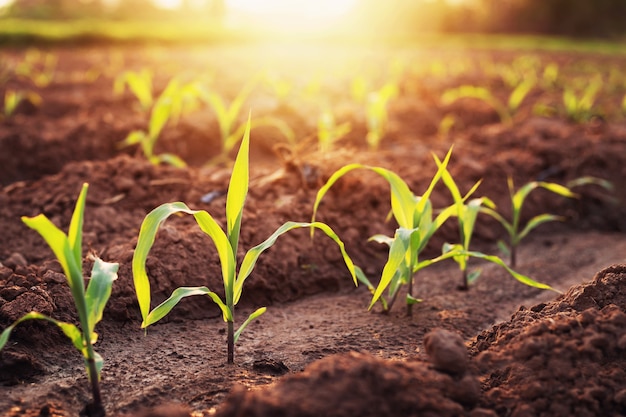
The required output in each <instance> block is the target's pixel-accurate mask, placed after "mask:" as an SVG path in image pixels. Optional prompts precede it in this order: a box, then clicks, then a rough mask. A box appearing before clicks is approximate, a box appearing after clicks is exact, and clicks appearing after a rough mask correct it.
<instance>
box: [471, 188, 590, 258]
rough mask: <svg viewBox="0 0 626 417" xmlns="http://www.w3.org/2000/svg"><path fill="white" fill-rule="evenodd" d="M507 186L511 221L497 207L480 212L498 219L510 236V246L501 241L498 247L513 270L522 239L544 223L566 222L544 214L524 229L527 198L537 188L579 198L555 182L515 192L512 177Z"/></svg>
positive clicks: (482, 209)
mask: <svg viewBox="0 0 626 417" xmlns="http://www.w3.org/2000/svg"><path fill="white" fill-rule="evenodd" d="M507 184H508V187H509V196H510V199H511V213H512V218H511V220H507V219H505V218H504V216H502V215H501V214H500V213H498V212H497V211H496V209H495V205H492V207H486V206H483V207H481V208H480V211H481V212H483V213H485V214H487V215H489V216H491V217H493V218H494V219H496V220H497V221H498V222H499V223H500V224H501V225H502V227H504V229H505V230H506V231H507V233H508V235H509V236H508V237H509V242H508V244H506V243H504V242H502V241H500V242H499V243H498V246H499V247H500V249H501V250H502V251H503V252H504V253H505V254H508V255H509V266H510V267H511V268H515V266H516V264H517V247H518V246H519V244H520V242H521V241H522V239H524V238H525V237H526V236H527V235H528V233H530V232H531V231H532V230H533V229H535V228H536V227H537V226H539V225H541V224H543V223H547V222H552V221H561V220H564V219H563V217H561V216H557V215H554V214H548V213H544V214H539V215H537V216H535V217H533V218H532V219H530V220H529V221H528V222H527V223H526V225H525V226H524V227H523V228H522V225H521V224H520V223H521V213H522V208H523V206H524V201H526V197H528V195H529V194H530V193H531V192H532V191H533V190H535V189H537V188H543V189H546V190H548V191H550V192H553V193H555V194H558V195H560V196H563V197H568V198H576V197H578V196H577V195H576V194H574V193H573V192H572V191H571V190H570V189H569V188H567V187H564V186H562V185H560V184H556V183H553V182H544V181H532V182H529V183H527V184H525V185H524V186H522V187H521V188H520V189H519V190H517V191H515V185H514V184H513V179H512V178H511V177H509V178H508V181H507ZM520 229H521V230H520Z"/></svg>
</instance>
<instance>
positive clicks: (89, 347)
mask: <svg viewBox="0 0 626 417" xmlns="http://www.w3.org/2000/svg"><path fill="white" fill-rule="evenodd" d="M87 188H88V185H87V184H84V185H83V187H82V190H81V192H80V195H79V197H78V200H77V202H76V207H75V209H74V213H73V215H72V219H71V222H70V227H69V232H68V234H65V233H64V232H63V231H61V230H60V229H59V228H57V227H56V226H55V225H54V224H53V223H52V222H51V221H50V220H48V218H47V217H46V216H45V215H43V214H40V215H38V216H35V217H22V221H24V223H26V225H27V226H28V227H30V228H32V229H34V230H36V231H37V232H38V233H39V234H40V235H41V236H42V237H43V238H44V240H45V241H46V242H47V243H48V245H49V246H50V248H51V249H52V251H53V252H54V254H55V255H56V257H57V259H58V261H59V263H60V264H61V266H62V268H63V272H64V273H65V277H66V278H67V283H68V285H69V287H70V290H71V292H72V297H73V298H74V304H75V306H76V310H77V312H78V318H79V321H80V328H79V327H77V326H76V325H74V324H72V323H67V322H63V321H58V320H56V319H53V318H52V317H48V316H46V315H44V314H41V313H38V312H36V311H32V312H30V313H27V314H26V315H24V316H22V317H21V318H20V319H18V320H17V321H16V322H14V323H13V324H12V325H11V326H9V327H7V328H6V329H5V330H4V331H3V332H2V333H1V334H0V349H2V348H3V347H4V346H5V345H6V343H7V341H8V340H9V336H10V335H11V332H12V331H13V329H14V328H15V326H17V325H18V324H20V323H22V322H24V321H27V320H45V321H48V322H50V323H53V324H55V325H57V326H58V327H59V328H60V329H61V331H63V333H64V334H65V335H66V336H67V337H68V338H69V339H70V340H71V341H72V343H73V345H74V347H76V349H78V351H79V352H81V353H82V355H83V358H84V360H85V368H86V371H87V376H88V379H89V382H90V384H91V392H92V395H93V402H92V403H91V404H88V405H87V407H86V412H87V413H88V415H91V416H104V407H103V404H102V397H101V395H100V384H99V379H100V372H101V370H102V365H103V361H102V357H101V356H100V355H98V353H97V352H96V351H95V350H94V348H93V344H94V343H95V342H96V340H97V339H98V335H97V334H96V333H95V332H94V329H95V326H96V324H98V322H99V321H100V320H101V319H102V313H103V311H104V307H105V305H106V303H107V301H108V300H109V297H110V295H111V287H112V285H113V281H115V279H117V270H118V264H116V263H108V262H104V261H102V260H101V259H99V258H95V259H94V265H93V268H92V270H91V278H90V280H89V284H88V285H87V289H86V290H85V287H84V285H85V284H84V279H83V273H82V229H83V213H84V210H85V201H86V198H87Z"/></svg>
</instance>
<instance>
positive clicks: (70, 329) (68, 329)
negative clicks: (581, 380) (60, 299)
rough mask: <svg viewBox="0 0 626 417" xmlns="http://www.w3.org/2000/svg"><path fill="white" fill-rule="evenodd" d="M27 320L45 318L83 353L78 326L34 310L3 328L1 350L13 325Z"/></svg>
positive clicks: (0, 336)
mask: <svg viewBox="0 0 626 417" xmlns="http://www.w3.org/2000/svg"><path fill="white" fill-rule="evenodd" d="M27 320H45V321H48V322H50V323H53V324H55V325H56V326H58V327H59V328H60V329H61V331H62V332H63V334H65V336H67V337H68V338H69V339H70V340H71V341H72V344H73V345H74V347H75V348H76V349H78V351H79V352H82V353H83V355H84V345H83V336H82V333H81V331H80V330H79V329H78V327H76V326H75V325H73V324H72V323H66V322H63V321H58V320H55V319H53V318H52V317H48V316H46V315H45V314H41V313H38V312H36V311H31V312H30V313H27V314H25V315H24V316H22V317H21V318H20V319H18V320H16V321H15V322H14V323H13V324H12V325H10V326H9V327H7V328H6V329H4V331H3V332H2V333H1V334H0V350H2V348H3V347H4V346H5V345H6V343H7V342H8V341H9V337H10V336H11V332H12V331H13V329H14V328H15V326H17V325H18V324H20V323H22V322H25V321H27Z"/></svg>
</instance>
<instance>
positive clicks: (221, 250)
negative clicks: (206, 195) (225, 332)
mask: <svg viewBox="0 0 626 417" xmlns="http://www.w3.org/2000/svg"><path fill="white" fill-rule="evenodd" d="M176 213H186V214H192V215H193V216H194V218H195V219H196V222H197V223H198V225H199V226H200V229H202V231H203V232H204V233H206V234H207V235H208V236H209V237H210V238H211V239H212V240H213V243H214V244H215V247H216V249H217V251H218V254H219V258H220V262H221V265H222V278H223V279H224V283H225V285H224V288H225V290H226V294H227V297H228V292H229V287H228V286H227V283H228V282H231V281H233V280H234V276H235V258H234V255H233V251H232V248H231V247H230V243H229V241H228V238H227V237H226V234H225V233H224V231H223V230H222V229H221V227H220V225H219V224H218V223H217V222H216V221H215V219H213V217H211V215H210V214H209V213H207V212H206V211H203V210H200V211H194V210H190V209H189V207H187V205H185V204H184V203H181V202H176V203H166V204H162V205H160V206H159V207H157V208H155V209H154V210H152V211H151V212H150V213H149V214H148V215H147V216H146V217H145V218H144V220H143V222H142V224H141V228H140V230H139V237H138V239H137V247H136V248H135V254H134V255H133V262H132V270H133V281H134V284H135V292H136V294H137V301H138V302H139V309H140V310H141V316H142V318H143V320H144V322H145V320H146V318H147V316H148V312H149V310H150V281H149V280H148V274H147V272H146V260H147V257H148V253H149V252H150V249H151V248H152V245H153V244H154V240H155V237H156V233H157V231H158V229H159V227H160V226H161V224H162V223H163V222H164V221H165V220H166V219H167V218H168V217H169V216H171V215H172V214H176ZM230 291H232V286H231V287H230Z"/></svg>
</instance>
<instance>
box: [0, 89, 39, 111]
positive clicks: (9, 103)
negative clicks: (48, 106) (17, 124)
mask: <svg viewBox="0 0 626 417" xmlns="http://www.w3.org/2000/svg"><path fill="white" fill-rule="evenodd" d="M24 100H28V101H30V102H31V103H32V104H33V105H34V106H37V107H38V106H40V105H41V102H42V99H41V96H40V95H39V94H37V93H35V92H32V91H15V90H6V91H5V92H4V111H3V114H4V117H5V118H9V117H11V116H12V115H13V113H15V110H17V106H19V104H20V103H21V102H22V101H24Z"/></svg>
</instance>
